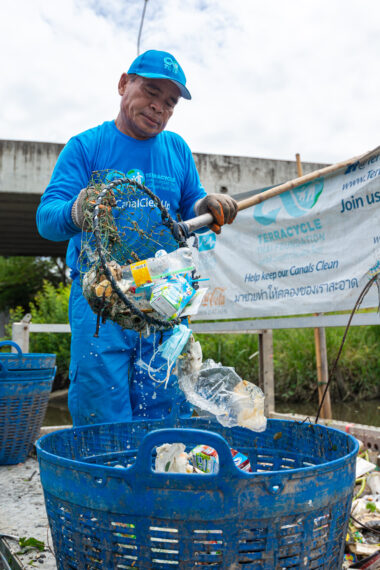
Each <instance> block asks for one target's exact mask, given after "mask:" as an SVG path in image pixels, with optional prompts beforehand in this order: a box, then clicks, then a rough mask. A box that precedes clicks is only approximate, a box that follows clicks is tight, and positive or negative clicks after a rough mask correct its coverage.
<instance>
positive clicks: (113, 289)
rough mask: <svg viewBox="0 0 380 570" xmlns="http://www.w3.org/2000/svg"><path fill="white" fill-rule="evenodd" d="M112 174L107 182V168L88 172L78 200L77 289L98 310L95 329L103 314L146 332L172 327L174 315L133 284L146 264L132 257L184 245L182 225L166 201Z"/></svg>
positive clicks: (145, 289)
mask: <svg viewBox="0 0 380 570" xmlns="http://www.w3.org/2000/svg"><path fill="white" fill-rule="evenodd" d="M116 174H117V175H120V177H116V178H115V175H116ZM116 174H115V172H114V171H112V177H113V180H112V181H111V182H109V181H108V178H107V177H108V176H109V175H110V173H109V172H108V171H105V172H104V171H102V172H96V173H94V174H93V176H92V179H91V181H90V183H89V185H88V187H87V193H86V198H85V200H84V203H83V214H84V226H83V228H84V229H85V230H86V231H84V232H83V233H82V236H83V237H82V245H81V253H80V256H79V268H80V273H81V285H82V291H83V294H84V296H85V298H86V299H87V301H88V302H89V304H90V306H91V308H92V310H93V311H94V312H95V313H96V314H97V315H98V321H97V330H96V333H95V334H96V336H97V334H98V331H99V325H100V322H103V323H104V322H105V321H106V320H107V319H110V320H112V321H114V322H116V323H118V324H119V325H120V326H121V327H122V328H124V329H133V330H135V331H144V332H146V333H147V334H149V332H151V330H152V329H153V330H163V329H169V328H172V327H173V326H174V325H176V324H178V323H179V322H180V319H178V318H173V319H172V320H170V321H168V320H167V319H165V318H163V316H162V314H160V313H158V312H157V311H155V310H154V309H153V308H152V307H151V305H150V303H149V287H148V286H147V285H145V287H144V286H142V287H141V286H139V283H138V282H137V283H136V273H134V270H135V271H137V270H138V269H140V271H142V272H143V273H144V271H145V270H146V264H145V267H144V263H142V264H140V265H141V267H139V266H138V265H137V266H136V264H137V262H141V261H144V260H147V259H149V258H153V257H154V256H155V254H156V253H157V251H159V250H165V252H167V253H170V252H173V251H175V250H177V249H178V248H181V247H187V242H186V239H187V238H188V237H189V236H188V235H187V233H186V227H185V226H183V225H182V224H181V223H179V222H176V221H175V220H174V219H173V218H172V217H171V216H170V214H169V212H168V208H167V207H166V206H169V204H165V205H164V204H163V203H162V202H161V200H160V199H159V198H158V197H157V196H156V195H155V194H154V193H153V192H152V191H151V190H149V188H147V187H146V186H144V185H143V184H140V183H139V182H137V181H136V180H132V179H130V178H126V177H125V176H123V175H122V174H121V173H116ZM166 257H167V256H166ZM137 274H138V273H137ZM133 275H134V276H135V277H133ZM140 275H141V273H140ZM148 275H149V273H148ZM148 281H149V279H148ZM142 285H144V282H142Z"/></svg>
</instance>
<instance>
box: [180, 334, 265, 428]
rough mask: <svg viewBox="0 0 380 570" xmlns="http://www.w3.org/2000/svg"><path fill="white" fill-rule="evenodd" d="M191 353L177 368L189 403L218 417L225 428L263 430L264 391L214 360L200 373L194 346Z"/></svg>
mask: <svg viewBox="0 0 380 570" xmlns="http://www.w3.org/2000/svg"><path fill="white" fill-rule="evenodd" d="M190 346H191V345H190ZM190 350H192V351H193V354H192V355H191V357H190V360H189V359H188V358H187V357H186V356H185V357H184V358H182V359H179V361H178V365H177V376H178V382H179V386H180V388H181V390H182V391H183V392H184V394H185V396H186V398H187V400H188V401H189V402H190V403H191V404H193V405H194V406H195V407H196V408H200V409H201V410H203V411H206V412H209V413H210V414H213V415H215V416H216V419H217V420H218V422H219V423H220V424H222V425H223V426H226V427H233V426H242V427H246V428H248V429H251V430H253V431H257V432H260V431H264V430H265V429H266V422H267V420H266V417H265V416H264V394H263V392H262V390H260V388H258V387H257V386H255V385H254V384H252V383H250V382H247V381H246V380H242V379H241V378H240V376H239V375H238V374H237V373H236V372H235V370H234V368H232V367H229V366H223V365H222V364H220V363H218V364H217V363H215V362H214V361H213V360H211V359H209V360H206V361H205V362H204V363H203V364H202V366H201V367H200V369H199V370H198V372H197V371H196V366H197V361H196V360H195V359H194V345H193V347H192V348H190ZM198 364H199V362H198ZM194 369H195V370H194Z"/></svg>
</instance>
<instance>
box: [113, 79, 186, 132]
mask: <svg viewBox="0 0 380 570" xmlns="http://www.w3.org/2000/svg"><path fill="white" fill-rule="evenodd" d="M119 94H120V95H121V102H120V112H119V115H118V117H117V119H116V126H117V127H118V129H119V130H120V131H121V132H123V133H124V134H126V135H129V136H130V137H133V138H135V139H140V140H144V139H149V138H151V137H154V136H155V135H158V134H159V133H160V132H161V131H163V130H164V128H165V127H166V124H167V122H168V120H169V119H170V117H171V116H172V114H173V111H174V107H175V105H176V104H177V102H178V99H179V97H180V91H179V89H178V87H177V86H176V85H175V84H174V83H173V82H172V81H169V80H168V79H149V78H146V77H140V76H139V75H137V76H133V77H131V76H128V75H127V74H126V73H123V75H122V76H121V78H120V81H119Z"/></svg>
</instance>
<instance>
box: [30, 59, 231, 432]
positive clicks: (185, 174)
mask: <svg viewBox="0 0 380 570" xmlns="http://www.w3.org/2000/svg"><path fill="white" fill-rule="evenodd" d="M118 90H119V94H120V96H121V103H120V111H119V114H118V116H117V118H116V120H115V121H107V122H105V123H103V124H102V125H100V126H98V127H95V128H93V129H90V130H88V131H85V132H83V133H81V134H79V135H77V136H75V137H73V138H72V139H70V140H69V142H68V143H67V145H66V146H65V148H64V149H63V150H62V152H61V154H60V156H59V158H58V161H57V164H56V166H55V169H54V172H53V175H52V178H51V181H50V183H49V185H48V187H47V188H46V190H45V193H44V195H43V196H42V198H41V204H40V206H39V208H38V211H37V226H38V230H39V232H40V234H41V236H42V237H45V238H47V239H51V240H54V241H60V240H67V239H70V242H69V246H68V250H67V264H68V266H69V267H70V268H71V277H72V279H73V283H72V289H71V295H70V305H69V321H70V325H71V331H72V341H71V362H70V373H69V376H70V388H69V409H70V413H71V416H72V419H73V424H74V425H83V424H92V423H101V422H116V421H126V420H130V419H132V418H136V417H151V418H162V417H165V416H166V415H167V414H168V413H169V412H170V410H171V407H172V403H173V401H174V400H177V399H178V398H179V397H180V395H181V394H180V392H179V388H178V382H177V379H176V378H175V377H174V376H172V377H171V378H170V381H169V384H168V386H167V387H166V389H165V388H164V387H162V386H158V385H157V384H156V383H155V382H154V381H153V380H152V379H151V378H150V376H149V374H148V373H147V372H146V369H145V368H144V367H141V366H139V365H138V361H140V362H141V361H143V362H146V363H149V362H150V363H151V366H152V367H153V368H155V369H158V368H160V367H161V366H162V365H163V362H162V359H161V358H160V357H159V356H154V354H155V342H156V339H155V335H154V334H152V335H150V336H149V337H148V338H143V337H141V338H140V335H139V334H138V333H136V332H135V331H130V330H123V329H121V327H120V326H119V325H117V324H116V323H114V322H111V321H107V322H106V323H105V324H104V325H102V327H101V329H100V334H99V338H94V336H93V335H94V330H95V323H96V315H95V314H94V313H93V312H92V311H91V309H90V307H89V305H88V303H87V301H86V300H85V298H84V297H83V295H82V292H81V286H80V281H79V267H78V256H79V253H80V249H81V233H82V229H83V209H82V205H83V200H84V196H85V191H84V190H83V189H85V188H86V186H87V185H88V183H89V181H90V179H91V177H92V173H93V172H94V171H103V170H108V171H111V172H112V171H115V172H117V173H118V175H119V176H120V173H123V174H125V175H127V176H128V177H129V178H133V177H135V179H136V180H138V181H140V182H143V183H144V184H145V185H146V186H147V187H148V188H150V189H151V190H152V191H153V192H155V194H156V195H157V196H158V197H159V198H160V199H161V200H162V201H163V202H164V203H168V204H170V208H169V212H170V214H171V215H172V216H173V217H174V218H175V217H176V215H177V214H178V213H179V214H180V215H181V217H182V219H184V220H186V219H189V218H192V217H194V215H198V214H202V213H205V212H210V213H211V214H212V215H213V217H214V223H213V224H212V225H211V226H210V227H211V229H212V230H213V231H215V232H216V233H220V227H221V225H223V224H224V223H231V222H232V221H233V219H234V218H235V216H236V212H237V204H236V202H235V201H234V200H233V199H232V198H230V197H228V196H225V195H222V194H220V195H219V194H211V195H206V192H205V190H204V189H203V187H202V185H201V183H200V181H199V176H198V173H197V171H196V168H195V164H194V161H193V158H192V155H191V152H190V149H189V147H188V146H187V145H186V143H185V142H184V141H183V139H182V138H181V137H179V136H178V135H177V134H175V133H172V132H169V131H165V130H164V129H165V127H166V125H167V123H168V120H169V119H170V117H171V116H172V114H173V111H174V108H175V106H176V104H177V102H178V100H179V99H180V97H183V98H184V99H190V98H191V95H190V93H189V91H188V89H187V88H186V78H185V74H184V72H183V70H182V68H181V67H180V65H179V63H178V62H177V61H176V59H175V58H174V57H173V56H172V55H171V54H169V53H167V52H162V51H156V50H150V51H147V52H145V53H143V54H142V55H140V56H139V57H137V58H136V59H135V60H134V61H133V63H132V65H131V66H130V68H129V70H128V73H123V74H122V76H121V78H120V81H119V85H118ZM140 207H141V206H140ZM165 334H166V335H168V334H170V333H165ZM164 338H165V337H164ZM152 357H153V358H152ZM165 374H166V372H165V371H163V376H165Z"/></svg>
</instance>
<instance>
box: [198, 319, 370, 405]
mask: <svg viewBox="0 0 380 570" xmlns="http://www.w3.org/2000/svg"><path fill="white" fill-rule="evenodd" d="M325 330H326V345H327V358H328V366H329V370H331V368H332V364H333V362H334V360H335V358H336V356H337V354H338V350H339V347H340V344H341V341H342V337H343V333H344V329H343V328H342V327H331V328H326V329H325ZM196 337H197V340H199V341H200V343H201V345H202V350H203V359H204V360H205V359H206V358H212V359H213V360H215V361H216V362H222V363H223V364H224V365H225V366H233V367H234V368H235V370H236V372H237V373H238V374H239V376H241V377H242V378H244V379H246V380H250V381H251V382H254V383H255V384H257V383H258V373H259V364H258V356H257V355H256V356H254V355H255V353H257V352H258V336H257V335H254V334H252V335H250V334H228V335H219V334H218V335H217V334H214V335H212V334H198V335H196ZM379 341H380V328H379V327H376V326H368V327H351V328H350V329H349V332H348V335H347V338H346V342H345V344H344V347H343V351H342V354H341V357H340V359H339V362H338V366H337V370H336V374H335V375H334V378H333V379H332V382H331V387H330V392H331V397H332V400H333V401H334V400H339V401H349V400H351V399H353V398H358V399H363V400H366V399H372V398H378V397H379V396H380V382H379V378H380V351H379ZM273 364H274V376H275V385H276V397H277V398H278V399H280V400H282V401H294V402H297V401H312V400H314V399H315V394H316V391H317V370H316V358H315V343H314V330H313V329H281V330H274V331H273Z"/></svg>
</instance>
